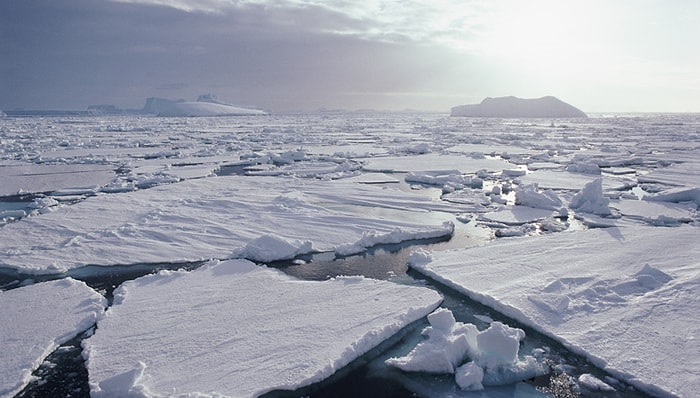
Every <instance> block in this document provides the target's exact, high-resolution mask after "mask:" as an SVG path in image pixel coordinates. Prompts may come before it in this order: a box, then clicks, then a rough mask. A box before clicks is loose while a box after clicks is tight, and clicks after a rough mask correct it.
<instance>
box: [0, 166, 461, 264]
mask: <svg viewBox="0 0 700 398" xmlns="http://www.w3.org/2000/svg"><path fill="white" fill-rule="evenodd" d="M442 208H447V206H446V205H444V204H439V203H435V202H433V201H432V200H431V199H430V198H427V197H425V196H424V195H420V194H418V193H410V192H401V191H399V190H398V189H391V188H383V187H379V186H375V185H367V184H356V183H349V182H343V181H328V182H325V181H316V180H301V179H295V178H273V177H257V178H250V177H242V176H227V177H212V178H207V179H200V180H188V181H184V182H181V183H178V184H172V185H164V186H158V187H154V188H151V189H148V190H141V191H135V192H128V193H122V194H115V195H101V196H98V197H92V198H88V199H86V200H84V201H82V202H81V203H77V204H74V205H71V206H65V207H62V208H59V209H57V210H56V211H53V212H51V213H47V214H43V215H41V216H40V217H30V218H27V219H24V220H22V222H17V223H12V224H8V225H5V226H4V227H2V228H0V265H2V266H5V267H11V268H15V269H22V270H23V271H25V272H30V273H32V272H33V273H55V272H61V271H65V270H67V269H73V268H77V267H80V266H84V265H88V264H93V265H123V264H135V263H149V262H151V263H157V262H183V261H199V260H207V259H211V258H230V257H232V256H246V255H251V259H255V260H256V261H274V260H281V259H285V258H289V256H290V255H291V254H293V253H298V254H302V253H306V252H309V251H310V250H311V249H313V250H318V251H334V250H336V249H338V250H341V251H342V252H343V254H350V253H356V252H358V251H362V250H364V249H365V248H366V247H368V246H371V245H373V244H378V243H397V242H400V241H402V240H410V239H422V238H434V237H438V236H449V235H451V233H452V229H451V228H450V226H449V225H445V224H444V222H445V221H446V220H449V219H450V218H451V217H450V216H449V215H448V214H440V213H438V212H433V213H429V212H428V210H433V209H442ZM352 211H354V213H353V212H352ZM428 220H429V221H428ZM268 235H269V236H271V235H274V236H275V237H276V238H279V239H281V240H284V241H287V242H294V241H297V240H301V241H302V242H305V241H310V242H312V248H309V247H308V244H299V245H298V246H296V248H295V250H292V251H288V250H287V251H280V250H277V249H280V248H281V246H280V245H277V246H276V249H275V248H263V249H262V250H266V253H265V254H264V255H263V253H262V252H261V251H260V250H257V251H256V250H255V249H254V247H253V246H254V240H255V239H262V238H263V237H265V236H268ZM249 244H251V246H250V247H248V249H247V251H246V250H244V251H243V253H242V252H241V250H242V249H243V248H244V247H246V245H249ZM294 245H296V244H294ZM351 246H352V248H354V249H353V250H348V249H349V248H350V247H351ZM277 255H279V256H280V257H279V258H276V256H277Z"/></svg>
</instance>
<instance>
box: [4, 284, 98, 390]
mask: <svg viewBox="0 0 700 398" xmlns="http://www.w3.org/2000/svg"><path fill="white" fill-rule="evenodd" d="M106 306H107V300H106V299H105V298H104V297H102V296H101V295H100V294H99V293H97V292H96V291H94V290H93V289H92V288H90V287H89V286H87V285H86V284H85V283H84V282H81V281H77V280H75V279H72V278H66V279H61V280H56V281H51V282H43V283H37V284H36V285H30V286H25V287H20V288H17V289H13V290H7V291H0V325H2V326H1V327H2V333H0V347H2V350H0V375H1V376H0V397H3V398H5V397H11V396H13V395H14V394H16V393H17V392H19V391H20V390H21V389H22V388H24V386H25V385H26V384H27V383H29V381H30V380H31V378H32V375H31V374H32V372H33V371H34V370H35V369H36V368H38V367H39V365H40V364H41V362H42V361H43V360H44V359H45V358H46V357H47V356H48V355H49V354H50V353H51V352H53V351H54V350H55V349H56V348H57V347H58V346H60V345H61V344H63V343H65V342H66V341H68V340H70V339H71V338H73V337H75V336H76V335H77V334H78V333H81V332H82V331H84V330H86V329H87V328H89V327H91V326H92V325H93V324H94V323H95V322H96V321H97V318H98V317H100V316H101V315H102V313H103V312H104V309H105V307H106Z"/></svg>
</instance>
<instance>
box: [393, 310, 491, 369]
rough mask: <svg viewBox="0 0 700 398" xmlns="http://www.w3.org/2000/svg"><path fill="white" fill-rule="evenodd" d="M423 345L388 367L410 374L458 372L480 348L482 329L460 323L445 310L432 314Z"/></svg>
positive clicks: (396, 359) (419, 345) (394, 359)
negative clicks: (464, 361) (458, 368)
mask: <svg viewBox="0 0 700 398" xmlns="http://www.w3.org/2000/svg"><path fill="white" fill-rule="evenodd" d="M428 322H430V326H428V327H427V328H426V329H425V330H424V331H423V334H425V335H427V336H428V339H427V340H425V341H422V342H421V343H419V344H418V345H417V346H416V347H415V348H414V349H413V350H411V352H409V353H408V354H407V355H406V356H403V357H399V358H389V359H387V360H386V364H387V365H389V366H394V367H397V368H399V369H401V370H404V371H408V372H429V373H454V372H455V369H456V368H457V367H458V366H459V365H460V364H461V363H462V361H463V360H464V358H465V357H466V355H467V353H468V351H469V350H470V349H472V350H473V349H474V348H475V347H476V340H475V338H476V335H477V334H478V332H479V331H478V330H477V328H476V326H474V325H472V324H464V323H461V322H459V323H456V322H455V318H454V316H453V315H452V312H451V311H450V310H448V309H445V308H441V309H438V310H436V311H435V312H433V313H432V314H430V315H428Z"/></svg>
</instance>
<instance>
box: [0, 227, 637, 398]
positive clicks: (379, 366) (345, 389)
mask: <svg viewBox="0 0 700 398" xmlns="http://www.w3.org/2000/svg"><path fill="white" fill-rule="evenodd" d="M472 243H473V242H472ZM455 245H456V246H463V245H464V244H463V243H455V241H454V239H452V240H448V239H430V240H421V241H412V242H404V243H401V244H395V245H380V246H377V247H374V248H371V249H370V250H368V251H367V252H366V253H363V254H361V255H356V256H348V257H341V258H335V257H334V256H333V254H329V253H320V254H314V255H309V256H303V257H301V258H298V259H295V260H294V261H287V262H276V263H272V264H268V266H270V267H274V268H278V269H280V270H281V271H283V272H285V273H287V274H289V275H293V276H295V277H298V278H301V279H307V280H325V279H328V278H331V277H334V276H338V275H365V276H367V277H371V278H375V279H385V280H391V281H394V282H396V283H402V284H409V285H419V286H425V287H428V288H432V289H435V290H437V291H439V292H440V293H441V295H442V296H443V297H444V301H443V303H442V305H441V306H442V307H445V308H448V309H450V310H451V311H452V312H453V314H454V315H455V318H456V320H457V321H460V322H468V323H473V324H475V325H476V326H477V327H478V328H479V329H485V328H486V327H488V325H489V322H490V320H495V321H501V322H504V323H506V324H508V325H511V326H514V327H519V328H521V329H523V330H525V332H526V335H527V337H526V338H525V339H524V341H523V342H522V343H521V349H520V352H521V353H523V354H529V353H530V352H531V350H532V349H533V348H544V349H545V350H546V351H547V354H546V356H545V358H546V361H547V362H548V363H550V364H552V365H557V364H560V365H561V364H563V365H564V366H565V368H566V369H567V374H559V373H557V372H553V373H552V374H551V375H548V376H543V377H539V378H536V379H532V380H527V381H526V382H524V383H518V384H517V385H511V386H505V387H496V388H493V387H489V388H487V389H486V390H485V391H483V392H480V393H475V394H474V395H464V394H463V393H462V392H461V391H459V388H458V387H457V386H456V384H455V383H454V377H453V376H451V375H427V374H408V373H404V372H401V371H399V370H396V369H389V368H387V367H386V366H384V365H383V361H384V360H385V359H387V358H389V357H392V356H398V355H403V354H405V353H406V352H408V351H409V350H410V349H411V348H412V347H413V346H415V344H416V343H417V342H419V341H420V340H421V339H422V337H421V336H420V331H421V330H422V329H423V328H424V327H425V326H427V325H428V324H427V321H426V320H425V319H423V320H420V321H417V322H415V323H414V324H412V325H410V326H409V327H407V328H405V329H404V330H403V331H402V332H400V333H399V334H397V335H396V336H394V337H393V338H392V339H390V340H388V341H386V342H384V343H382V344H381V345H380V346H379V347H377V349H374V350H372V351H370V352H369V353H367V354H365V355H363V356H361V357H360V358H358V359H357V360H355V361H354V362H352V363H351V364H350V365H348V366H347V367H346V368H345V369H343V370H341V371H339V372H337V373H336V374H335V375H333V376H332V377H330V378H329V379H327V380H325V381H323V382H320V383H317V384H314V385H312V386H309V387H305V388H303V389H301V390H298V391H273V392H271V393H269V394H266V395H265V396H266V397H267V398H275V397H302V396H308V397H316V398H325V397H329V398H330V397H397V398H398V397H414V396H475V397H476V396H478V397H520V396H528V397H531V396H538V395H539V396H552V395H547V394H545V393H538V392H537V389H540V390H547V389H549V391H551V392H556V394H554V395H553V396H557V397H576V396H583V397H625V398H626V397H646V395H645V394H642V393H640V392H638V391H635V390H634V389H633V388H632V387H630V386H628V385H625V384H623V383H620V384H618V385H616V388H617V391H616V392H614V393H601V392H591V391H579V390H578V388H577V387H576V385H575V383H573V380H574V378H576V377H578V376H579V375H580V374H582V373H591V374H594V375H595V376H596V377H598V378H599V379H604V377H605V376H606V374H605V373H604V372H602V371H601V370H599V369H597V368H596V367H595V366H593V365H592V364H591V363H590V362H588V361H587V360H586V359H585V358H583V357H580V356H578V355H575V354H572V353H571V352H569V351H568V350H567V349H566V348H564V347H563V346H562V345H561V344H559V343H557V342H555V341H553V340H552V339H549V338H547V337H546V336H543V335H541V334H539V333H537V332H535V331H534V330H531V329H529V328H527V327H525V326H523V325H521V324H519V323H518V322H516V321H514V320H512V319H509V318H506V317H504V316H503V315H501V314H499V313H497V312H495V311H493V310H491V309H490V308H488V307H485V306H483V305H481V304H479V303H477V302H475V301H473V300H470V299H468V298H467V297H465V296H464V295H462V294H460V293H458V292H456V291H454V290H452V289H450V288H449V287H447V286H444V285H442V284H440V283H438V282H436V281H433V280H430V279H427V278H426V277H424V276H423V275H421V274H419V273H417V272H414V271H412V270H410V269H409V268H408V266H407V264H406V259H407V258H408V256H409V255H410V253H411V252H412V251H413V250H415V249H416V248H418V247H423V248H426V249H430V250H439V249H445V248H448V247H454V246H455ZM202 264H203V263H187V264H139V265H130V266H111V267H98V266H89V267H84V268H81V269H77V270H73V271H70V272H68V273H66V274H62V275H52V276H41V277H37V276H30V275H22V274H19V273H16V272H14V271H8V270H5V271H0V288H2V289H7V288H14V287H18V286H21V285H26V284H29V283H35V282H40V281H44V280H49V279H56V278H63V277H67V276H70V277H73V278H75V279H79V280H83V281H84V282H86V283H87V284H88V285H90V286H91V287H93V288H94V289H96V290H97V291H99V292H101V293H102V294H104V295H105V297H107V298H108V300H109V301H110V304H111V300H112V294H113V291H114V289H115V288H116V287H117V286H119V285H120V284H121V283H123V282H124V281H127V280H132V279H135V278H138V277H140V276H143V275H147V274H150V273H154V272H157V271H159V270H162V269H187V270H192V269H195V268H197V267H199V266H201V265H202ZM91 332H92V330H88V331H86V332H85V333H81V334H79V335H78V336H77V337H75V338H74V339H72V340H71V341H69V342H67V343H65V344H64V345H62V346H61V347H60V348H59V349H57V350H56V351H55V352H54V353H52V354H51V355H50V356H49V357H48V358H47V359H46V360H45V361H44V363H42V365H41V366H40V367H39V369H37V370H36V371H35V372H34V375H35V376H36V377H37V380H36V381H34V382H32V383H30V384H29V385H28V386H27V387H26V388H25V389H24V390H23V391H21V392H20V393H19V394H18V395H17V397H88V396H89V388H88V383H87V378H88V375H87V370H86V368H85V364H84V361H83V358H82V356H81V348H80V344H81V341H82V339H83V338H85V337H87V336H89V335H90V334H91ZM124 349H128V347H124ZM415 391H418V392H415ZM426 391H428V392H427V393H426ZM533 394H534V395H533Z"/></svg>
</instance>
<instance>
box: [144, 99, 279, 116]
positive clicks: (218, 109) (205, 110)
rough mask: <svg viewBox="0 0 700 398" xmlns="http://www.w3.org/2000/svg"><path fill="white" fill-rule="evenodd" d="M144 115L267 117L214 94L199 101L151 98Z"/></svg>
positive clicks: (256, 110)
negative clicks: (225, 100) (222, 99)
mask: <svg viewBox="0 0 700 398" xmlns="http://www.w3.org/2000/svg"><path fill="white" fill-rule="evenodd" d="M141 112H142V113H147V114H153V115H157V116H168V117H173V116H176V117H177V116H180V117H187V116H246V115H266V114H267V113H266V112H265V111H261V110H259V109H248V108H241V107H237V106H233V105H231V104H227V103H225V102H222V101H219V100H218V99H217V98H216V96H214V95H212V94H205V95H200V96H199V98H197V101H185V100H176V101H173V100H169V99H165V98H156V97H151V98H148V99H147V100H146V105H145V106H144V107H143V109H142V110H141Z"/></svg>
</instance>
